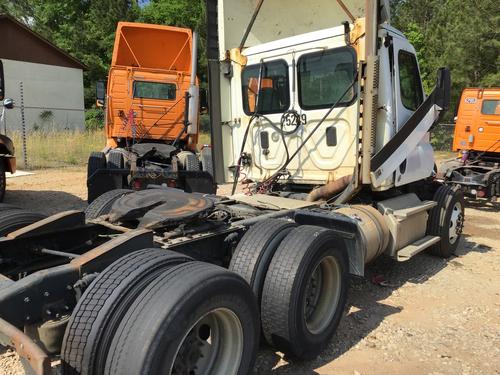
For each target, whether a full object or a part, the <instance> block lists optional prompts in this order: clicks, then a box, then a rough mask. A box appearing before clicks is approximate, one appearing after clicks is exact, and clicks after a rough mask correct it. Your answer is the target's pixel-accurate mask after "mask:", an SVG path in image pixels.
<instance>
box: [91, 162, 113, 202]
mask: <svg viewBox="0 0 500 375" xmlns="http://www.w3.org/2000/svg"><path fill="white" fill-rule="evenodd" d="M100 169H106V155H104V153H103V152H92V153H91V154H90V156H89V161H88V164H87V187H88V189H87V201H88V203H92V202H93V201H94V200H95V199H96V198H97V197H98V196H100V195H101V194H102V193H103V192H104V191H106V190H108V189H106V188H104V187H103V186H99V185H98V184H97V183H96V182H95V181H94V182H93V183H91V184H90V183H89V179H90V178H91V177H92V176H93V175H94V174H95V173H96V172H97V171H98V170H100ZM101 184H102V182H101Z"/></svg>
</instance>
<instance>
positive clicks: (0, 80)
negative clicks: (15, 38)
mask: <svg viewBox="0 0 500 375" xmlns="http://www.w3.org/2000/svg"><path fill="white" fill-rule="evenodd" d="M4 97H5V80H4V77H3V63H2V60H0V100H3V98H4Z"/></svg>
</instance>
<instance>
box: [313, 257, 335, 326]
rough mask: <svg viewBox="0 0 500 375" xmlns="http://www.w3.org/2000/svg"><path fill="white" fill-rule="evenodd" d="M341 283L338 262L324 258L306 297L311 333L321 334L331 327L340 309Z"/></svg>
mask: <svg viewBox="0 0 500 375" xmlns="http://www.w3.org/2000/svg"><path fill="white" fill-rule="evenodd" d="M341 283H342V278H341V270H340V265H339V263H338V262H337V260H336V259H335V258H334V257H331V256H329V257H325V258H323V259H322V260H321V261H320V262H319V263H318V265H317V266H316V267H315V269H314V271H313V272H312V274H311V277H310V278H309V280H308V282H307V285H306V290H305V295H304V319H305V322H306V326H307V329H308V330H309V331H310V332H311V333H313V334H318V333H321V332H322V331H323V330H325V329H326V328H327V327H328V326H329V324H330V322H331V321H332V319H333V317H334V316H335V312H336V311H337V308H338V304H339V300H340V291H341Z"/></svg>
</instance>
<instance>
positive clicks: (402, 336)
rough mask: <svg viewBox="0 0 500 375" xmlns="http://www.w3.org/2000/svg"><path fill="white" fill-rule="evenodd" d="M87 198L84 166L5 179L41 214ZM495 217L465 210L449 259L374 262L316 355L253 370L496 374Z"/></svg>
mask: <svg viewBox="0 0 500 375" xmlns="http://www.w3.org/2000/svg"><path fill="white" fill-rule="evenodd" d="M226 190H227V189H226ZM85 199H86V187H85V170H84V169H66V170H63V171H55V170H47V171H40V172H37V173H36V174H35V175H33V176H25V177H19V178H15V179H9V181H8V193H7V196H6V202H7V203H12V204H16V205H20V206H22V207H26V208H29V209H32V210H36V211H39V212H44V213H46V214H51V213H54V212H59V211H63V210H68V209H82V208H84V207H85V206H86V203H85ZM499 212H500V207H499V206H491V205H486V206H481V205H474V207H473V208H471V207H468V208H467V212H466V224H465V236H464V237H463V238H462V240H461V243H460V246H459V249H458V251H457V256H456V257H454V258H452V259H450V260H448V261H444V260H441V259H439V258H435V257H432V256H429V255H427V254H420V255H418V256H416V257H415V258H413V259H411V260H409V261H407V262H404V263H397V262H394V261H392V260H391V259H387V258H380V259H379V260H377V262H375V263H374V264H372V265H371V266H370V267H369V268H368V272H367V273H368V275H367V277H366V278H363V279H358V278H355V279H353V280H352V285H351V288H350V293H349V305H348V308H347V309H346V314H345V316H344V317H343V319H342V321H341V323H340V326H339V329H338V331H337V333H336V334H335V336H334V337H333V339H332V340H331V342H330V343H329V345H328V347H327V348H326V349H325V350H324V351H323V352H322V353H321V355H320V356H319V357H318V358H317V359H315V360H314V361H307V362H297V361H293V360H290V359H284V358H282V356H281V354H280V353H275V352H273V351H272V350H271V349H267V348H263V349H262V350H261V351H260V353H259V357H258V360H257V363H256V366H255V370H254V374H278V375H281V374H335V375H337V374H341V375H342V374H348V375H359V374H375V375H377V374H380V375H382V374H383V375H386V374H401V373H402V372H404V373H405V375H413V374H415V375H416V374H450V375H451V374H500V314H499V311H500V213H499ZM374 276H377V277H376V278H377V279H380V278H382V279H384V280H385V283H384V285H385V286H382V285H379V284H375V283H372V282H371V280H372V279H373V278H374ZM22 373H23V372H22V370H21V367H20V364H19V362H18V360H17V356H16V355H15V354H14V353H12V352H7V353H4V354H1V355H0V374H9V375H12V374H15V375H18V374H22Z"/></svg>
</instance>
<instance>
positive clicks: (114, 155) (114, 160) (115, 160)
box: [106, 150, 125, 169]
mask: <svg viewBox="0 0 500 375" xmlns="http://www.w3.org/2000/svg"><path fill="white" fill-rule="evenodd" d="M124 164H125V163H124V160H123V155H122V153H121V152H120V151H118V150H111V151H110V152H109V153H108V161H107V164H106V166H107V168H108V169H123V167H124Z"/></svg>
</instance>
